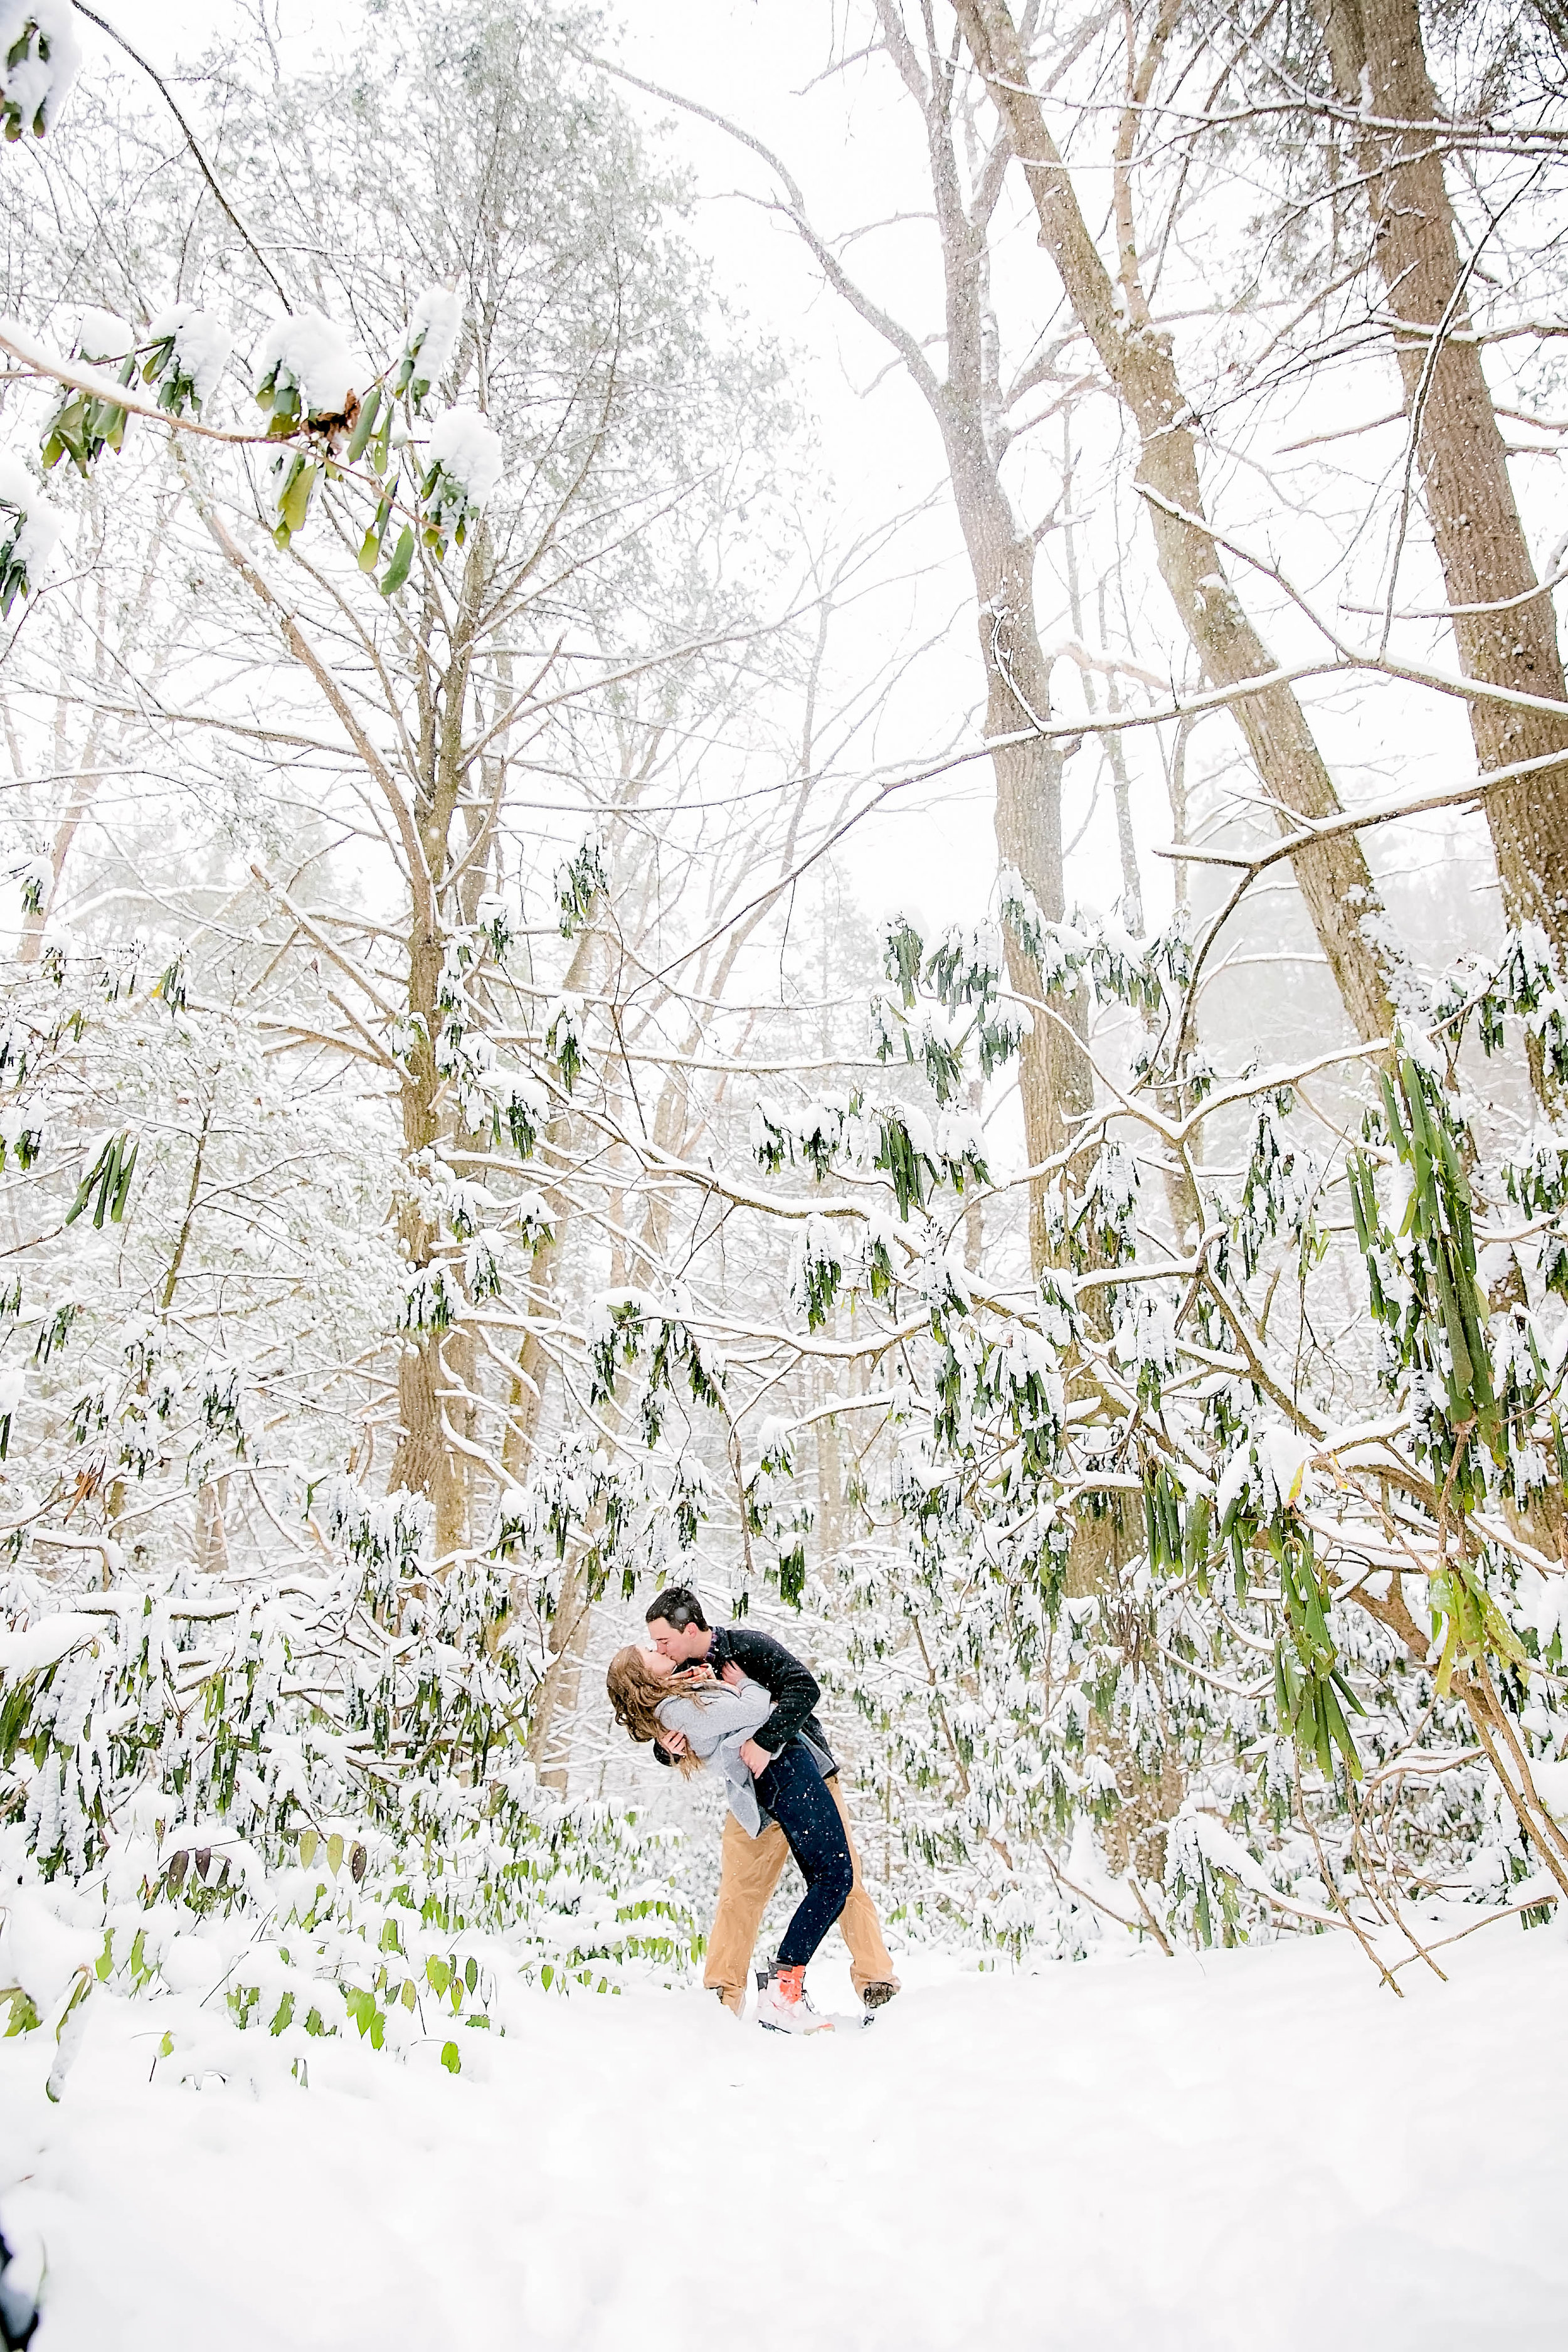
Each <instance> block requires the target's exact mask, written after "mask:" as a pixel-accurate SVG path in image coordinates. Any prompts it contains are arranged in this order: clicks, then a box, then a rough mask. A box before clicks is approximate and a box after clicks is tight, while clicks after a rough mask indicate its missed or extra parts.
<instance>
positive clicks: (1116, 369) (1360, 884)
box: [954, 0, 1396, 1042]
mask: <svg viewBox="0 0 1568 2352" xmlns="http://www.w3.org/2000/svg"><path fill="white" fill-rule="evenodd" d="M954 5H955V7H956V12H957V15H958V18H959V21H960V23H961V25H962V26H963V33H964V37H965V39H966V40H967V42H968V44H969V48H970V52H971V54H972V56H973V58H974V62H975V64H976V66H977V67H978V68H979V70H980V72H981V73H982V75H983V76H984V79H985V82H986V85H987V88H988V89H989V90H990V93H991V96H992V99H993V100H994V104H995V106H996V108H997V110H998V112H999V113H1000V114H1001V117H1002V120H1003V122H1004V123H1005V126H1006V129H1007V131H1008V134H1009V136H1010V138H1011V141H1012V145H1013V150H1014V152H1015V153H1016V156H1017V157H1018V159H1019V161H1020V163H1022V164H1023V167H1024V173H1025V177H1026V180H1027V182H1028V185H1029V192H1030V194H1031V195H1032V196H1033V198H1034V202H1035V208H1036V211H1037V215H1038V217H1039V234H1040V243H1041V244H1042V245H1043V246H1044V247H1046V249H1047V252H1048V253H1049V254H1050V256H1051V258H1052V260H1053V262H1054V263H1055V265H1056V268H1057V271H1058V276H1059V277H1060V278H1061V281H1062V285H1063V287H1064V289H1065V290H1066V293H1067V297H1068V301H1069V303H1070V304H1071V306H1072V309H1073V310H1074V312H1075V314H1076V316H1077V318H1078V320H1079V324H1080V325H1081V326H1082V328H1083V330H1084V331H1085V333H1086V334H1087V335H1088V336H1089V340H1090V341H1091V342H1092V343H1093V345H1094V347H1095V350H1096V351H1097V352H1098V353H1099V354H1100V360H1101V362H1102V363H1103V365H1104V367H1105V369H1106V372H1107V373H1108V374H1109V375H1110V380H1111V383H1112V384H1113V385H1114V386H1115V389H1116V392H1117V394H1118V395H1119V396H1120V398H1121V403H1122V404H1123V406H1124V407H1125V409H1126V410H1127V412H1128V414H1129V415H1130V416H1131V418H1132V420H1133V423H1134V424H1135V425H1136V426H1137V428H1138V433H1139V436H1140V439H1141V442H1142V457H1141V460H1140V463H1139V467H1138V477H1137V478H1138V481H1139V484H1140V486H1141V488H1142V489H1143V490H1144V492H1145V493H1146V497H1147V504H1148V508H1149V515H1150V520H1151V523H1152V529H1153V533H1154V547H1155V553H1156V556H1157V559H1158V562H1159V566H1160V573H1161V577H1162V578H1163V581H1164V583H1165V585H1166V587H1167V588H1168V589H1169V590H1170V593H1171V595H1172V597H1173V601H1174V603H1175V606H1176V610H1177V613H1178V614H1180V616H1181V621H1182V625H1183V626H1184V629H1185V630H1186V633H1187V635H1188V637H1189V639H1190V640H1191V642H1192V645H1193V647H1194V651H1195V652H1196V654H1197V656H1198V657H1199V659H1200V661H1201V662H1202V663H1203V666H1204V669H1205V673H1206V675H1207V677H1209V679H1210V680H1211V682H1212V683H1213V684H1214V685H1215V686H1217V687H1229V686H1239V685H1244V684H1245V683H1246V681H1247V679H1248V678H1255V677H1268V675H1270V674H1271V673H1272V672H1273V671H1274V670H1275V669H1276V668H1277V667H1278V664H1277V663H1276V661H1275V659H1274V656H1273V655H1272V654H1271V653H1270V651H1269V649H1268V646H1267V645H1266V644H1265V643H1264V641H1263V639H1262V637H1261V636H1260V635H1258V631H1257V630H1256V629H1255V628H1254V627H1253V625H1252V624H1251V623H1250V621H1249V620H1248V619H1247V614H1245V612H1244V611H1243V610H1242V606H1241V604H1240V601H1239V599H1238V598H1237V594H1236V593H1235V591H1234V589H1233V588H1232V587H1231V586H1230V585H1229V583H1228V581H1227V579H1226V572H1225V565H1224V562H1223V559H1222V557H1221V555H1220V551H1219V550H1218V548H1217V547H1216V546H1215V541H1214V540H1213V538H1212V536H1211V535H1210V532H1209V530H1208V528H1207V524H1206V520H1205V511H1204V504H1203V491H1202V488H1201V485H1200V482H1199V478H1198V462H1197V448H1196V444H1195V443H1194V438H1193V434H1192V430H1191V427H1190V425H1189V424H1188V422H1187V419H1188V417H1189V416H1190V415H1191V410H1190V409H1189V407H1188V404H1187V401H1186V398H1185V395H1184V393H1183V391H1182V387H1181V383H1180V379H1179V378H1178V376H1177V373H1176V367H1175V361H1174V358H1173V353H1172V349H1171V343H1170V339H1169V338H1168V337H1167V336H1164V335H1161V334H1158V333H1156V332H1155V331H1154V329H1153V328H1152V325H1151V324H1149V323H1148V320H1147V318H1146V316H1145V317H1144V318H1142V319H1139V318H1137V317H1136V316H1132V315H1127V314H1124V312H1123V311H1122V310H1119V308H1118V304H1117V299H1116V298H1117V290H1118V289H1116V288H1114V287H1113V286H1112V283H1111V280H1110V273H1109V272H1108V271H1107V269H1106V267H1105V264H1104V263H1103V261H1102V260H1101V259H1100V253H1099V250H1098V248H1097V247H1096V245H1095V243H1094V240H1093V238H1092V237H1091V236H1090V235H1089V228H1088V226H1087V225H1086V223H1085V221H1084V217H1083V214H1082V212H1081V211H1080V209H1079V202H1078V197H1077V194H1076V192H1075V190H1074V187H1073V184H1072V180H1071V177H1070V175H1069V174H1068V170H1067V167H1066V165H1065V164H1064V163H1063V162H1062V159H1061V156H1060V154H1059V153H1058V150H1057V147H1056V144H1055V142H1054V141H1053V140H1052V138H1051V135H1050V133H1049V131H1047V128H1046V121H1045V116H1044V114H1043V112H1042V111H1041V108H1040V103H1039V100H1038V99H1037V97H1036V96H1035V93H1034V90H1033V89H1032V88H1031V86H1030V83H1029V79H1028V73H1027V68H1026V63H1025V59H1024V55H1023V51H1022V48H1021V47H1020V45H1019V40H1018V33H1017V27H1016V25H1015V23H1014V21H1013V18H1012V16H1011V15H1010V14H1009V12H1008V10H1007V8H1006V6H1005V5H1004V0H954ZM1125 275H1126V273H1125V272H1124V276H1125ZM1134 307H1136V306H1134ZM1235 709H1236V715H1237V723H1238V725H1239V726H1240V728H1241V730H1242V732H1243V734H1244V735H1245V736H1246V738H1247V745H1248V748H1249V750H1250V751H1251V753H1252V756H1253V759H1254V761H1256V763H1257V766H1258V773H1259V775H1260V776H1261V777H1262V780H1263V782H1264V783H1265V785H1266V786H1267V788H1268V791H1269V793H1271V794H1272V795H1273V796H1274V798H1275V799H1276V800H1277V801H1279V803H1282V804H1283V808H1284V809H1286V810H1290V811H1293V812H1294V813H1295V814H1297V815H1299V816H1304V817H1308V818H1314V817H1325V816H1332V815H1334V814H1337V813H1338V811H1339V807H1340V803H1339V797H1338V795H1337V793H1335V791H1334V787H1333V783H1332V782H1331V778H1330V776H1329V772H1328V770H1327V768H1326V767H1325V765H1324V763H1323V760H1322V756H1321V753H1320V751H1319V750H1318V747H1317V744H1316V743H1315V741H1314V740H1313V738H1312V732H1311V729H1310V726H1309V725H1308V723H1307V716H1306V713H1305V711H1304V710H1303V709H1302V708H1301V705H1300V702H1299V700H1298V699H1297V698H1296V695H1295V694H1294V692H1293V691H1292V690H1291V688H1289V687H1288V686H1281V685H1271V686H1266V687H1261V688H1258V691H1257V692H1256V693H1255V694H1249V695H1247V697H1246V698H1245V699H1244V700H1242V701H1240V702H1238V703H1237V705H1236V706H1235ZM1279 822H1280V827H1281V830H1282V831H1283V830H1288V829H1289V817H1288V816H1286V815H1284V814H1281V816H1280V820H1279ZM1292 865H1293V866H1294V869H1295V874H1296V880H1297V883H1298V885H1299V887H1300V891H1301V894H1302V897H1303V898H1304V899H1305V900H1306V904H1307V910H1308V913H1309V914H1310V917H1311V920H1312V927H1313V929H1315V931H1316V932H1317V935H1318V939H1319V942H1320V944H1321V948H1322V950H1323V953H1324V955H1325V956H1326V958H1327V959H1328V963H1329V969H1330V971H1331V972H1332V974H1333V978H1334V982H1335V984H1336V986H1337V987H1338V989H1339V992H1340V995H1341V997H1342V1000H1343V1003H1344V1006H1345V1011H1346V1013H1348V1015H1349V1017H1350V1020H1351V1023H1352V1026H1353V1028H1354V1030H1355V1032H1356V1034H1357V1035H1358V1036H1359V1037H1362V1038H1363V1039H1366V1040H1368V1041H1369V1042H1370V1041H1371V1040H1373V1039H1375V1038H1379V1037H1385V1036H1387V1035H1388V1034H1389V1032H1390V1030H1391V1028H1392V1026H1393V1022H1394V1011H1393V1003H1392V1001H1391V993H1390V982H1391V979H1392V977H1393V973H1394V968H1395V962H1396V959H1395V956H1394V950H1393V948H1392V945H1391V943H1390V940H1389V936H1388V929H1387V924H1386V920H1385V919H1384V916H1383V910H1382V907H1381V904H1380V901H1379V899H1378V895H1377V892H1376V889H1375V887H1374V886H1373V880H1372V875H1371V872H1370V870H1369V868H1368V866H1367V863H1366V860H1365V858H1364V857H1363V855H1362V852H1361V848H1360V845H1359V844H1358V843H1357V842H1356V841H1355V839H1354V837H1353V836H1352V835H1342V836H1341V837H1340V838H1339V839H1337V840H1335V841H1332V842H1324V843H1321V844H1320V845H1316V846H1314V847H1312V848H1310V849H1305V850H1301V851H1299V852H1298V853H1297V855H1296V856H1295V857H1294V859H1293V860H1292Z"/></svg>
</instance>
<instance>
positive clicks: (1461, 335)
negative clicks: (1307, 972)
mask: <svg viewBox="0 0 1568 2352" xmlns="http://www.w3.org/2000/svg"><path fill="white" fill-rule="evenodd" d="M1319 13H1320V16H1321V22H1322V26H1323V30H1324V33H1325V36H1326V37H1327V40H1328V46H1329V54H1330V58H1331V61H1332V65H1333V73H1334V81H1335V84H1336V86H1337V87H1338V89H1339V90H1340V92H1341V94H1342V97H1343V98H1344V99H1345V100H1346V101H1347V103H1348V104H1350V105H1352V106H1353V107H1355V108H1357V109H1358V110H1363V111H1366V112H1370V113H1371V114H1372V115H1373V116H1376V117H1382V118H1384V119H1385V120H1391V121H1396V122H1399V123H1401V124H1405V125H1412V124H1424V123H1435V122H1436V120H1437V115H1438V106H1437V100H1436V93H1435V91H1434V89H1433V88H1432V80H1431V76H1430V74H1429V73H1428V71H1427V68H1426V54H1425V51H1424V49H1423V47H1422V39H1421V17H1420V13H1419V10H1418V9H1417V7H1416V5H1415V0H1370V5H1363V0H1319ZM1359 149H1360V155H1359V160H1360V163H1361V169H1362V174H1363V184H1364V185H1365V189H1366V195H1367V203H1368V206H1369V208H1370V210H1371V214H1372V219H1373V228H1374V229H1375V231H1376V238H1375V247H1374V249H1375V255H1376V262H1377V269H1378V274H1379V276H1380V278H1382V281H1383V288H1384V302H1385V304H1386V306H1387V309H1388V310H1389V311H1390V312H1391V313H1392V315H1393V317H1394V319H1395V320H1397V321H1398V329H1397V331H1395V335H1394V356H1395V358H1396V360H1397V361H1398V363H1399V374H1400V382H1401V383H1402V385H1403V387H1404V393H1405V414H1406V415H1407V416H1408V417H1409V418H1410V420H1411V425H1412V430H1413V432H1414V435H1415V457H1416V463H1417V466H1418V467H1419V469H1420V476H1421V485H1422V490H1423V493H1424V499H1425V504H1426V516H1427V520H1428V523H1429V525H1430V528H1431V532H1432V539H1433V542H1434V544H1435V546H1436V551H1437V559H1438V562H1440V563H1441V565H1442V568H1443V581H1444V585H1445V587H1446V589H1447V599H1448V603H1449V605H1450V606H1451V607H1452V608H1453V614H1454V617H1453V628H1454V636H1455V640H1456V643H1457V645H1458V656H1459V664H1460V667H1461V668H1462V669H1463V670H1464V672H1465V675H1466V676H1467V677H1474V678H1480V679H1483V680H1484V681H1485V682H1486V684H1487V685H1489V686H1501V687H1510V688H1513V689H1515V690H1516V691H1517V692H1521V693H1524V694H1536V695H1542V696H1546V697H1548V698H1551V699H1552V700H1553V701H1563V700H1564V699H1568V697H1565V695H1564V690H1563V656H1562V653H1561V651H1560V649H1559V646H1558V642H1557V623H1556V616H1555V614H1554V613H1553V610H1552V599H1551V597H1550V596H1549V595H1544V596H1543V595H1538V594H1536V593H1533V592H1534V591H1535V589H1536V588H1537V586H1538V583H1537V581H1536V577H1535V567H1534V565H1533V563H1532V562H1531V555H1530V548H1529V544H1528V542H1527V541H1526V539H1525V535H1524V529H1523V526H1522V524H1521V521H1520V517H1519V508H1518V506H1517V504H1516V503H1515V500H1514V495H1513V484H1512V482H1511V481H1510V478H1509V470H1508V457H1507V453H1506V450H1505V448H1504V446H1503V436H1502V432H1501V429H1500V426H1499V424H1498V419H1497V412H1496V410H1495V408H1494V407H1493V405H1492V396H1491V391H1490V387H1489V384H1488V383H1487V377H1486V370H1485V368H1484V366H1483V365H1482V363H1481V347H1480V345H1479V343H1478V342H1477V341H1475V340H1474V339H1473V336H1472V334H1471V331H1470V318H1469V310H1468V304H1467V302H1466V299H1465V288H1466V281H1467V276H1468V272H1467V271H1466V270H1465V268H1463V267H1462V266H1461V263H1460V259H1459V247H1458V237H1457V236H1456V234H1455V228H1454V215H1453V209H1452V206H1451V205H1450V203H1449V200H1448V188H1447V180H1446V178H1445V175H1444V171H1443V158H1442V155H1441V152H1439V150H1438V148H1437V145H1436V139H1435V134H1434V133H1433V132H1430V131H1425V130H1420V129H1410V128H1405V129H1401V130H1397V131H1393V130H1391V131H1376V130H1373V129H1369V130H1368V131H1367V132H1366V133H1365V135H1364V137H1363V139H1362V140H1361V141H1360V142H1359ZM1478 604H1491V605H1498V604H1504V605H1507V606H1508V608H1509V609H1508V610H1506V611H1503V612H1496V611H1493V612H1475V611H1467V610H1465V609H1464V608H1465V607H1466V606H1474V605H1478ZM1469 712H1470V729H1471V732H1472V734H1473V736H1474V738H1475V746H1476V759H1477V762H1478V764H1479V766H1480V768H1481V769H1482V770H1483V771H1484V770H1486V769H1488V768H1501V767H1507V766H1511V765H1512V764H1514V763H1515V762H1516V761H1521V760H1532V759H1539V758H1542V757H1544V756H1545V755H1547V754H1549V753H1551V752H1552V751H1568V716H1565V717H1564V718H1563V719H1552V718H1551V717H1549V716H1548V715H1547V714H1546V713H1545V712H1542V711H1532V710H1510V709H1507V708H1506V707H1505V706H1504V705H1502V704H1500V703H1495V702H1472V703H1471V704H1470V706H1469ZM1487 820H1488V823H1489V825H1490V827H1491V837H1492V846H1493V848H1494V850H1495V852H1496V855H1497V863H1498V873H1499V877H1500V880H1501V884H1502V894H1503V905H1504V907H1505V908H1506V910H1507V914H1508V919H1509V920H1510V923H1516V924H1518V923H1526V922H1535V923H1539V924H1540V925H1541V926H1542V929H1543V930H1544V931H1545V933H1546V935H1547V938H1548V939H1549V940H1551V942H1552V949H1553V950H1554V952H1555V954H1556V956H1557V960H1558V962H1559V965H1560V967H1562V968H1564V969H1568V965H1565V964H1564V951H1565V950H1568V768H1551V769H1547V770H1545V771H1543V772H1542V773H1541V774H1539V775H1535V776H1531V777H1528V778H1522V779H1521V780H1520V781H1519V782H1514V783H1509V784H1500V785H1498V786H1497V787H1495V789H1494V790H1493V791H1492V792H1491V793H1489V794H1488V796H1487Z"/></svg>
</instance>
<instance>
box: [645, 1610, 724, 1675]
mask: <svg viewBox="0 0 1568 2352" xmlns="http://www.w3.org/2000/svg"><path fill="white" fill-rule="evenodd" d="M647 1637H648V1640H649V1641H650V1642H651V1643H653V1646H654V1648H655V1649H656V1650H657V1651H658V1654H659V1655H660V1656H661V1657H665V1658H672V1659H673V1660H674V1662H675V1664H677V1665H678V1666H685V1665H689V1664H690V1663H691V1661H692V1659H693V1658H705V1657H706V1656H707V1655H708V1644H709V1643H710V1641H711V1640H712V1639H713V1629H712V1627H711V1626H710V1625H672V1624H671V1623H670V1622H669V1621H668V1618H665V1617H650V1618H649V1620H648V1628H647Z"/></svg>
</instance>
